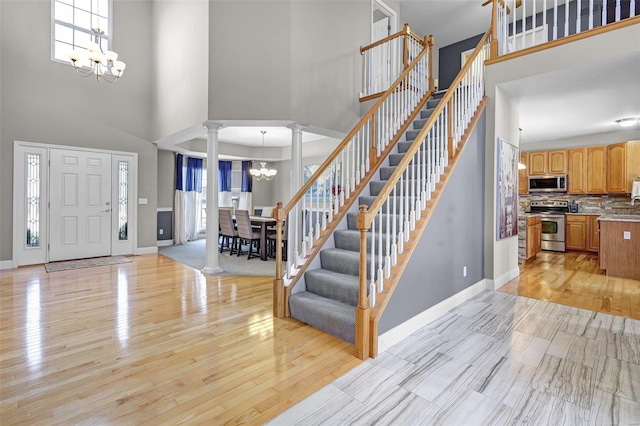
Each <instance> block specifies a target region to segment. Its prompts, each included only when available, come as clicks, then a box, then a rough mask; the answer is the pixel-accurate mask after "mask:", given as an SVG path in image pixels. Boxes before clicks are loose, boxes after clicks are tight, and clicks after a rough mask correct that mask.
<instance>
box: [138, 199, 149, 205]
mask: <svg viewBox="0 0 640 426" xmlns="http://www.w3.org/2000/svg"><path fill="white" fill-rule="evenodd" d="M148 202H149V200H148V199H146V198H138V204H147V203H148Z"/></svg>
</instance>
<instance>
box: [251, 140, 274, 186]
mask: <svg viewBox="0 0 640 426" xmlns="http://www.w3.org/2000/svg"><path fill="white" fill-rule="evenodd" d="M260 133H262V158H264V134H265V133H267V131H266V130H260ZM249 173H251V176H253V177H254V178H256V180H263V179H264V180H271V179H273V177H274V176H275V175H276V174H277V173H278V171H277V170H276V169H267V162H266V161H261V162H260V168H259V169H253V168H252V169H250V170H249Z"/></svg>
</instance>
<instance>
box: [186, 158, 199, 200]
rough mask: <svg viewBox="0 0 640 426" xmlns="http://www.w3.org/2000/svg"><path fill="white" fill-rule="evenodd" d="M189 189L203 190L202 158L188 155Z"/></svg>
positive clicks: (187, 188)
mask: <svg viewBox="0 0 640 426" xmlns="http://www.w3.org/2000/svg"><path fill="white" fill-rule="evenodd" d="M185 186H186V188H185V189H186V190H187V191H196V192H202V158H191V157H187V179H186V182H185Z"/></svg>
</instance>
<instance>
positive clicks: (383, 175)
mask: <svg viewBox="0 0 640 426" xmlns="http://www.w3.org/2000/svg"><path fill="white" fill-rule="evenodd" d="M392 155H393V154H392ZM400 158H401V157H400ZM389 160H391V159H389ZM398 162H400V161H399V160H398ZM409 167H415V168H417V167H418V166H417V165H413V166H411V165H410V166H409ZM395 170H396V167H395V166H394V165H392V166H390V167H387V166H385V167H380V180H389V178H390V177H391V175H392V174H393V172H394V171H395ZM414 171H416V170H414ZM414 171H409V173H413V172H414ZM416 173H417V172H416Z"/></svg>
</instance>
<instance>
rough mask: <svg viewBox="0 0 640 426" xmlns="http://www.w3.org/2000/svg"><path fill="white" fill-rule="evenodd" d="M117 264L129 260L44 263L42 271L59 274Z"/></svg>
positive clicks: (123, 258) (95, 258)
mask: <svg viewBox="0 0 640 426" xmlns="http://www.w3.org/2000/svg"><path fill="white" fill-rule="evenodd" d="M118 263H131V260H130V259H127V258H126V257H124V256H106V257H94V258H91V259H79V260H65V261H62V262H53V263H45V265H44V269H46V271H47V272H60V271H68V270H69V269H82V268H93V267H94V266H105V265H115V264H118Z"/></svg>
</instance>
